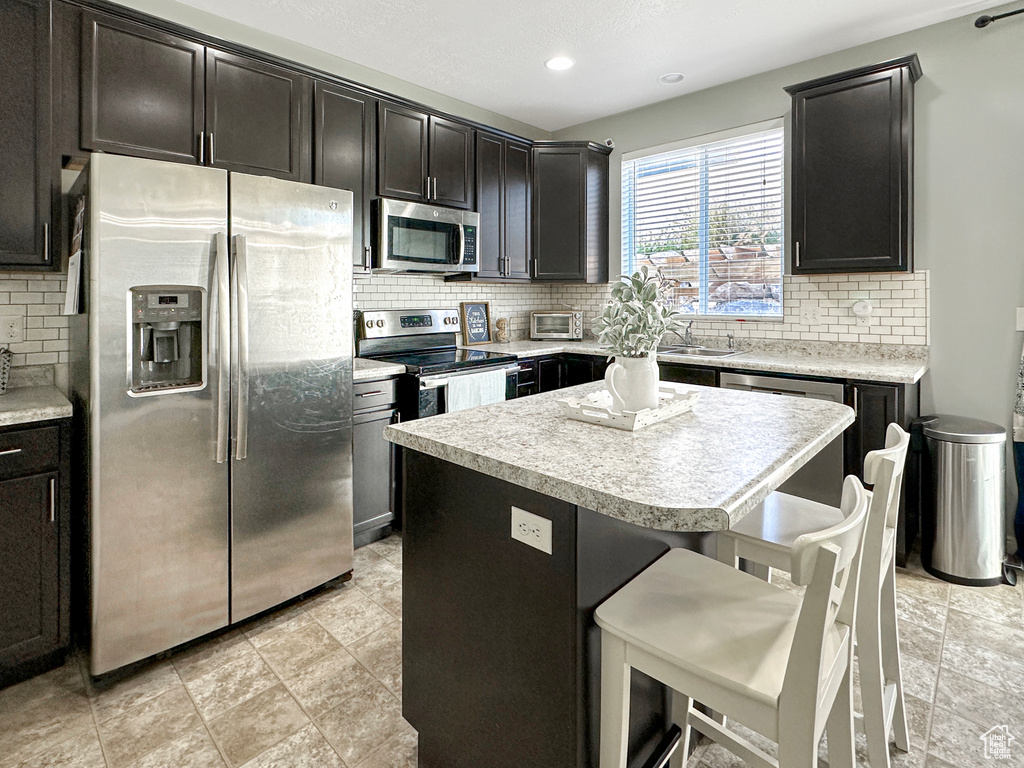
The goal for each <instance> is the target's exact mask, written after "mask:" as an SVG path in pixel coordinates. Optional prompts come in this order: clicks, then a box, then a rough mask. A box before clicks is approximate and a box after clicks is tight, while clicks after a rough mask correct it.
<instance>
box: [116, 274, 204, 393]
mask: <svg viewBox="0 0 1024 768" xmlns="http://www.w3.org/2000/svg"><path fill="white" fill-rule="evenodd" d="M129 294H130V300H131V317H130V322H129V325H130V328H129V333H131V340H132V344H131V348H132V359H131V372H130V382H129V394H133V395H151V394H158V393H160V392H165V391H173V390H182V389H201V388H202V387H203V386H205V383H206V380H205V379H206V361H205V359H204V354H203V322H204V312H203V309H204V307H203V289H202V288H197V287H194V286H187V285H143V286H138V287H136V288H132V289H130V291H129Z"/></svg>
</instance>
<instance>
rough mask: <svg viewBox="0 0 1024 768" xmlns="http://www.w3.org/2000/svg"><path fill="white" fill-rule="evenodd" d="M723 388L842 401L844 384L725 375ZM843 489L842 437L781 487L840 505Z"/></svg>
mask: <svg viewBox="0 0 1024 768" xmlns="http://www.w3.org/2000/svg"><path fill="white" fill-rule="evenodd" d="M719 381H720V383H721V387H722V388H723V389H745V390H747V391H748V392H768V393H771V394H774V395H788V396H790V397H808V398H811V399H812V400H831V401H832V402H834V403H841V402H843V385H842V384H834V383H832V382H827V381H810V380H806V379H786V378H782V377H779V376H748V375H746V374H739V373H723V374H722V375H721V378H720V379H719ZM842 489H843V436H842V435H840V436H839V437H837V438H836V439H835V440H833V441H832V442H831V443H829V444H828V445H826V446H825V447H824V448H823V449H822V450H821V451H820V452H819V453H818V454H817V455H816V456H814V458H812V459H811V460H810V461H809V462H807V463H806V464H804V466H802V467H801V468H800V469H798V470H797V471H796V473H795V474H794V475H793V476H792V477H790V478H789V479H788V480H787V481H786V482H784V483H783V484H782V485H780V486H779V490H780V491H783V492H784V493H789V494H792V495H793V496H800V497H802V498H805V499H812V500H813V501H820V502H822V503H823V504H831V505H832V506H834V507H838V506H839V501H840V497H841V496H842Z"/></svg>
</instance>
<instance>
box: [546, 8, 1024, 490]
mask: <svg viewBox="0 0 1024 768" xmlns="http://www.w3.org/2000/svg"><path fill="white" fill-rule="evenodd" d="M1019 5H1020V4H1019V3H1015V4H1013V5H1007V6H1003V7H1001V8H997V9H995V10H994V11H988V13H990V14H994V13H996V12H1001V11H1006V10H1013V9H1014V8H1016V7H1019ZM978 15H980V14H974V15H972V16H970V17H964V18H961V19H957V20H954V21H951V22H946V23H943V24H937V25H935V26H932V27H927V28H925V29H922V30H918V31H916V32H910V33H907V34H904V35H899V36H897V37H892V38H889V39H886V40H882V41H880V42H877V43H873V44H870V45H864V46H860V47H857V48H852V49H850V50H846V51H842V52H840V53H836V54H833V55H830V56H824V57H821V58H818V59H813V60H811V61H807V62H803V63H801V64H797V65H794V66H791V67H786V68H783V69H779V70H775V71H771V72H767V73H764V74H761V75H757V76H755V77H750V78H747V79H745V80H740V81H738V82H734V83H729V84H726V85H722V86H719V87H716V88H710V89H707V90H705V91H701V92H698V93H694V94H691V95H687V96H682V97H679V98H676V99H673V100H671V101H665V102H661V103H659V104H655V105H652V106H650V107H646V108H642V109H637V110H633V111H631V112H626V113H623V114H619V115H614V116H612V117H608V118H604V119H601V120H595V121H593V122H589V123H585V124H583V125H578V126H574V127H572V128H568V129H565V130H562V131H559V132H557V133H556V134H555V138H556V139H569V138H590V139H599V140H603V139H605V138H609V137H610V138H613V139H614V140H615V152H614V153H613V154H612V158H611V160H612V185H611V187H612V199H611V233H610V234H611V237H610V241H611V244H612V253H611V260H612V270H613V271H612V272H611V274H617V270H618V268H619V267H618V265H619V242H620V218H619V214H620V204H619V196H618V190H619V184H618V183H617V182H618V179H619V171H620V157H621V153H622V152H624V151H625V152H628V151H630V150H634V149H640V148H644V147H651V146H656V145H658V144H663V143H666V142H669V141H672V140H675V139H680V138H686V137H688V136H696V135H700V134H703V133H708V132H712V131H717V130H722V129H726V128H731V127H733V126H738V125H744V124H747V123H752V122H756V121H759V120H764V119H767V118H770V117H777V116H779V115H783V114H785V113H788V112H789V108H790V103H789V97H788V96H787V94H786V93H785V92H784V91H783V90H782V88H783V86H785V85H791V84H793V83H798V82H801V81H804V80H808V79H811V78H814V77H818V76H821V75H827V74H831V73H833V72H839V71H842V70H845V69H850V68H853V67H857V66H861V65H865V64H870V63H873V62H876V61H883V60H886V59H891V58H895V57H897V56H902V55H904V54H908V53H912V52H917V54H918V55H919V56H920V58H921V66H922V69H923V70H924V77H922V78H921V80H920V81H919V82H918V83H917V87H916V109H915V131H916V141H915V151H916V159H915V177H914V178H915V185H916V188H915V203H914V213H915V228H916V234H915V268H916V269H919V270H920V269H927V270H929V271H930V273H931V296H930V313H931V371H930V373H929V374H928V375H927V376H926V378H925V379H924V381H923V382H922V401H923V402H922V406H921V407H922V411H924V412H933V411H938V412H949V413H957V414H963V415H968V416H974V417H977V418H982V419H986V420H989V421H993V422H996V423H997V424H1002V425H1005V426H1006V427H1007V428H1009V427H1010V423H1011V414H1012V410H1013V397H1014V391H1015V384H1016V371H1017V366H1018V363H1019V361H1020V356H1021V342H1022V338H1024V337H1022V334H1019V333H1017V332H1016V331H1015V308H1016V307H1018V306H1024V16H1017V17H1012V18H1009V19H1004V20H1003V21H999V22H996V23H995V24H993V25H992V26H989V27H988V28H986V29H975V27H974V24H973V21H974V19H975V18H976V17H977V16H978ZM1012 466H1013V465H1012V460H1011V461H1010V463H1009V464H1008V469H1009V470H1010V474H1009V476H1008V483H1007V485H1008V491H1009V494H1008V496H1009V498H1008V506H1009V505H1010V504H1012V502H1013V499H1014V498H1015V497H1016V491H1015V486H1014V483H1013V475H1012Z"/></svg>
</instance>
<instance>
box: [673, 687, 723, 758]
mask: <svg viewBox="0 0 1024 768" xmlns="http://www.w3.org/2000/svg"><path fill="white" fill-rule="evenodd" d="M692 704H693V699H692V698H690V697H689V696H687V695H686V694H683V693H680V692H679V691H672V722H673V723H674V724H676V725H678V726H679V727H680V729H682V731H683V737H682V738H681V739H680V740H679V746H678V747H676V751H675V752H674V753H673V754H672V758H671V759H670V760H669V761H668V768H683V766H684V765H686V758H687V756H688V755H689V753H690V734H691V733H692V731H691V730H690V706H691V705H692ZM722 719H723V720H724V719H725V718H722Z"/></svg>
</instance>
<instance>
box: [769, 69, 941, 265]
mask: <svg viewBox="0 0 1024 768" xmlns="http://www.w3.org/2000/svg"><path fill="white" fill-rule="evenodd" d="M920 77H921V65H920V62H919V61H918V59H917V55H916V54H912V55H910V56H905V57H903V58H900V59H895V60H893V61H887V62H883V63H881V64H876V65H873V66H869V67H862V68H860V69H855V70H851V71H848V72H841V73H839V74H836V75H832V76H829V77H824V78H819V79H817V80H811V81H809V82H806V83H800V84H798V85H793V86H790V87H788V88H786V91H787V92H788V93H790V94H791V95H792V97H793V131H792V134H793V145H792V147H793V149H792V151H793V157H792V174H793V186H792V200H793V215H792V226H791V231H792V233H793V235H792V254H793V255H792V272H793V274H798V275H804V274H824V273H842V272H910V271H912V270H913V243H914V240H913V174H914V158H913V147H914V83H915V82H916V81H917V80H918V78H920Z"/></svg>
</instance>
